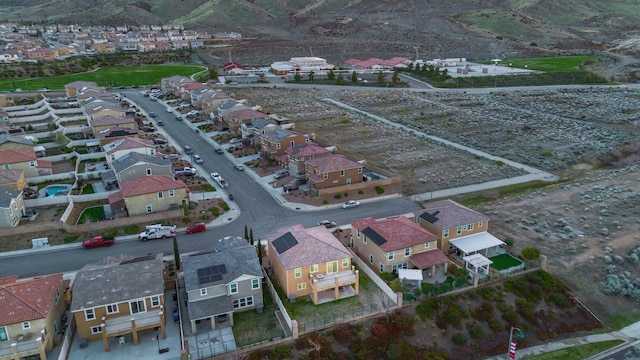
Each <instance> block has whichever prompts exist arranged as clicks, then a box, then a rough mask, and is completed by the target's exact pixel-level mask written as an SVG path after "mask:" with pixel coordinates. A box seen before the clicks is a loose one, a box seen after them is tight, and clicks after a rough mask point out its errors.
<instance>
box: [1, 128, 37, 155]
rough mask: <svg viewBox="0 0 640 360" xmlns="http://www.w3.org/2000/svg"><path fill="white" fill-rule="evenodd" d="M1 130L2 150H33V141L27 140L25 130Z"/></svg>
mask: <svg viewBox="0 0 640 360" xmlns="http://www.w3.org/2000/svg"><path fill="white" fill-rule="evenodd" d="M19 130H20V131H18V130H17V129H7V130H5V128H0V149H22V150H33V140H30V139H27V137H26V136H27V135H26V134H25V133H24V130H22V129H21V128H19Z"/></svg>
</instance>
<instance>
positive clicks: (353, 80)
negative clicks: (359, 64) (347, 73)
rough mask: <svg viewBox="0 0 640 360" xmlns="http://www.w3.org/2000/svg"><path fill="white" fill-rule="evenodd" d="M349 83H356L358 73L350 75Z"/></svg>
mask: <svg viewBox="0 0 640 360" xmlns="http://www.w3.org/2000/svg"><path fill="white" fill-rule="evenodd" d="M351 82H352V83H354V84H355V83H357V82H358V73H356V72H355V71H354V72H352V73H351Z"/></svg>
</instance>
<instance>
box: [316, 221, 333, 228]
mask: <svg viewBox="0 0 640 360" xmlns="http://www.w3.org/2000/svg"><path fill="white" fill-rule="evenodd" d="M318 226H324V227H326V228H327V229H330V228H333V227H336V226H337V224H336V222H335V221H329V220H322V221H319V222H318Z"/></svg>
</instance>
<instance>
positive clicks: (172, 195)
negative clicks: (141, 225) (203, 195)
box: [109, 175, 189, 216]
mask: <svg viewBox="0 0 640 360" xmlns="http://www.w3.org/2000/svg"><path fill="white" fill-rule="evenodd" d="M188 198H189V189H188V188H187V186H186V185H185V184H184V182H182V180H174V179H173V177H172V176H171V175H149V176H142V177H139V178H135V179H131V180H127V181H124V182H122V183H120V191H118V192H117V193H115V194H112V195H110V196H109V204H111V208H112V211H113V212H118V211H120V208H119V206H120V205H119V203H120V202H124V206H125V207H126V209H127V212H128V213H129V216H135V215H143V214H149V213H152V212H159V211H165V210H170V209H174V208H177V207H178V206H179V205H181V204H184V203H186V201H187V200H188Z"/></svg>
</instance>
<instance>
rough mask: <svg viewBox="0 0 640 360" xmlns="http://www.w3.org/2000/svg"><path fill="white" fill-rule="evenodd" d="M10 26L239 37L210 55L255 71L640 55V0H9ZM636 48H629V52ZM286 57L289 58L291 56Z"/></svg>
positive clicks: (2, 9)
mask: <svg viewBox="0 0 640 360" xmlns="http://www.w3.org/2000/svg"><path fill="white" fill-rule="evenodd" d="M0 16H1V17H2V18H3V19H7V20H14V21H22V22H43V21H44V22H50V23H78V24H87V25H91V24H94V25H97V24H106V25H117V24H162V23H181V24H183V25H184V26H185V28H189V29H202V30H208V31H238V32H240V33H242V35H243V37H245V38H255V39H256V40H253V41H247V42H244V43H242V44H240V45H238V46H235V47H234V48H233V49H227V50H224V51H221V52H209V53H205V54H202V56H203V57H205V58H206V57H209V59H208V60H216V59H217V60H219V61H224V60H226V59H228V58H229V57H230V56H231V55H232V56H233V59H234V60H236V61H240V62H244V63H247V64H251V63H256V64H259V63H260V64H264V63H268V62H270V61H273V57H274V56H278V57H279V58H280V59H282V58H286V57H288V56H289V54H290V55H291V56H305V55H307V56H308V55H315V56H323V57H326V58H328V59H331V60H333V61H335V60H343V59H344V58H345V57H357V58H366V57H370V56H378V57H390V56H405V57H410V58H414V57H415V53H416V51H417V52H418V53H419V54H418V56H419V57H421V58H436V57H467V58H470V59H475V58H485V59H486V58H493V57H500V58H509V57H523V56H549V55H555V54H572V53H585V52H595V51H606V50H608V49H610V48H616V50H618V51H621V52H626V53H633V52H637V51H638V46H637V45H634V44H637V39H636V37H639V36H640V35H637V34H636V30H637V24H640V1H639V0H628V1H615V0H562V1H557V0H450V1H442V0H404V1H403V0H395V1H391V0H298V1H287V0H250V1H243V0H212V1H205V0H153V1H151V0H146V1H142V0H138V1H134V0H49V1H47V0H11V1H10V0H0ZM627 44H629V45H627ZM285 54H286V55H285Z"/></svg>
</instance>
